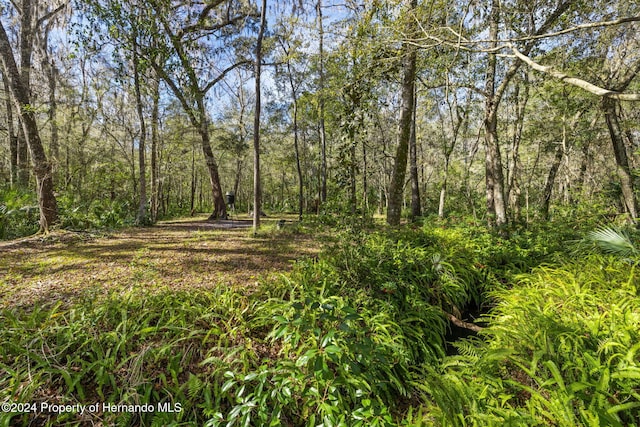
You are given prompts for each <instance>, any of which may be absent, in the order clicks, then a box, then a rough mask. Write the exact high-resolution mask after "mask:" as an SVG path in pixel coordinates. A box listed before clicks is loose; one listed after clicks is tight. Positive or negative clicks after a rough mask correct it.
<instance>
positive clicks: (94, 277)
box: [0, 217, 320, 308]
mask: <svg viewBox="0 0 640 427" xmlns="http://www.w3.org/2000/svg"><path fill="white" fill-rule="evenodd" d="M274 223H275V220H272V219H266V220H263V224H264V231H260V232H259V233H258V235H257V236H254V235H253V234H252V231H251V222H250V221H247V220H234V221H216V222H208V221H206V219H205V218H204V217H202V218H198V217H196V218H187V219H183V220H178V221H169V222H161V223H159V224H157V225H156V226H153V227H143V228H128V229H124V230H121V231H117V232H113V233H109V234H91V233H86V232H71V231H64V230H60V231H56V232H53V233H51V234H49V235H47V236H46V237H42V236H34V237H30V238H26V239H19V240H14V241H9V242H1V243H0V308H8V307H19V306H23V307H24V306H31V305H33V304H35V303H39V304H45V305H48V304H51V303H57V302H60V301H62V302H72V301H74V300H78V299H82V298H96V297H100V296H108V295H114V294H116V295H117V294H118V293H123V294H124V293H126V292H128V291H137V292H143V293H147V292H148V293H155V292H160V291H166V290H176V291H178V290H185V289H203V288H212V287H216V286H219V285H225V286H234V287H238V288H240V289H244V290H246V292H251V290H252V289H254V288H255V286H256V285H258V283H259V281H260V280H261V279H266V278H268V277H269V276H272V275H278V274H280V273H282V272H285V271H288V270H290V269H291V267H292V266H293V263H294V261H295V260H297V259H300V258H302V257H306V256H314V255H316V254H317V253H318V252H319V251H320V247H319V245H318V242H317V240H316V239H315V238H314V237H313V236H311V235H309V234H306V233H295V232H289V231H287V230H288V226H287V227H285V228H284V230H276V229H275V227H274V225H275V224H274ZM292 228H293V227H292Z"/></svg>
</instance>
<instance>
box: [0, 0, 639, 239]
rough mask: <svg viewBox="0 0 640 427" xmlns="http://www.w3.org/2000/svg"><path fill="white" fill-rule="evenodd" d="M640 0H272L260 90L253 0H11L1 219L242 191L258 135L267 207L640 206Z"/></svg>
mask: <svg viewBox="0 0 640 427" xmlns="http://www.w3.org/2000/svg"><path fill="white" fill-rule="evenodd" d="M635 6H636V5H635V4H634V2H621V3H619V4H618V3H610V2H604V3H603V4H593V5H585V4H582V3H580V2H540V4H538V3H536V2H534V3H531V2H529V3H527V4H520V3H519V2H507V3H498V2H494V3H482V4H475V3H473V2H471V3H465V2H462V3H455V2H448V3H446V4H445V3H442V4H440V3H438V2H425V3H424V4H418V3H407V4H403V3H397V4H396V3H387V2H384V3H380V2H371V3H362V4H360V3H355V2H354V3H349V2H347V3H344V4H343V3H341V4H339V5H337V4H336V5H333V4H330V3H328V4H323V3H318V2H316V3H313V4H311V3H310V4H304V3H303V2H301V3H297V2H293V3H291V4H288V5H286V4H285V3H282V2H279V3H278V4H277V5H275V4H272V5H268V8H267V13H266V14H265V18H266V21H267V22H266V26H265V30H266V31H265V32H264V43H263V44H262V45H263V46H262V47H261V49H260V50H261V52H262V53H261V55H262V57H263V59H262V60H261V61H260V63H261V64H262V66H261V70H260V74H261V75H263V76H264V77H263V79H262V80H263V81H264V83H263V90H262V91H263V92H264V95H263V97H262V98H263V99H264V102H263V105H264V108H260V109H259V110H256V101H257V99H256V96H255V94H256V91H255V88H256V83H255V80H256V79H255V77H256V75H257V74H256V71H257V70H256V67H255V65H256V61H255V56H256V54H257V49H256V47H257V45H256V37H257V34H258V33H259V31H258V29H259V27H260V25H259V20H260V19H259V18H260V12H259V11H260V9H259V7H258V6H257V5H252V4H249V3H243V2H239V3H237V4H236V3H233V2H214V3H208V2H203V3H198V2H195V3H188V2H187V3H180V2H173V3H163V2H157V4H156V3H155V2H152V3H150V4H149V5H148V7H145V8H142V7H141V6H139V5H136V4H135V3H131V2H126V3H119V2H106V3H103V2H82V3H81V4H77V5H73V4H72V3H69V2H39V3H37V4H36V2H30V1H25V2H14V3H11V4H6V5H5V6H4V7H3V9H2V14H3V22H2V23H3V29H4V37H3V43H4V44H3V45H2V46H3V49H2V54H3V64H5V65H4V68H3V74H2V75H3V81H4V91H3V93H4V100H5V101H4V102H3V104H2V109H1V110H0V113H1V114H2V116H3V118H4V119H3V123H4V125H3V135H4V141H5V143H3V144H2V145H1V146H0V150H1V151H0V159H1V160H2V161H1V162H0V179H1V180H2V182H3V184H2V185H3V192H2V194H3V196H2V199H3V204H2V206H3V208H2V209H3V211H2V221H1V224H2V228H1V230H2V236H3V237H4V238H10V237H15V236H18V235H24V234H28V233H31V232H33V231H35V230H36V228H37V226H36V225H35V223H34V215H36V216H37V215H38V213H37V212H38V209H35V206H37V205H38V203H37V202H36V199H37V197H36V196H37V195H40V197H39V199H40V208H41V210H42V211H43V215H42V218H41V219H40V221H39V222H40V224H39V226H40V227H42V228H43V229H44V228H48V227H49V222H50V221H54V219H53V218H54V217H55V218H58V217H59V218H60V219H61V222H62V224H63V226H67V227H75V228H86V227H92V226H101V225H106V226H116V225H120V224H123V223H134V222H137V223H143V224H144V223H153V222H155V221H156V220H157V219H158V218H163V217H170V216H172V215H184V214H189V213H191V212H206V211H210V212H212V213H213V215H212V216H213V217H220V216H224V215H225V214H226V206H225V200H224V197H223V196H224V194H225V193H227V192H233V193H234V194H235V202H236V209H237V212H249V211H251V210H252V206H253V204H254V202H255V201H254V193H256V192H255V191H254V188H258V187H257V186H255V185H254V183H255V182H258V181H256V179H255V177H254V176H253V173H252V169H255V168H253V160H252V159H253V158H255V155H254V154H255V153H258V154H259V155H261V156H260V158H259V159H260V163H259V164H261V169H260V176H259V177H260V181H259V182H260V183H261V190H262V191H261V197H260V200H263V203H264V208H265V209H266V210H268V211H273V212H282V211H289V212H297V213H298V214H299V215H300V216H302V215H303V214H306V213H335V212H342V213H351V214H354V213H358V214H359V215H364V216H370V215H372V214H373V213H376V212H377V213H380V214H386V213H387V212H388V220H389V222H390V223H398V221H399V218H400V217H399V215H400V212H401V211H403V210H404V212H405V216H408V217H412V218H413V217H419V216H423V215H431V214H432V215H438V216H440V217H445V216H448V215H459V216H463V217H473V218H474V219H475V220H477V221H482V222H488V223H489V224H490V225H497V226H502V225H504V224H506V223H507V222H512V223H525V222H531V221H533V220H535V219H549V218H550V216H551V215H552V214H555V215H561V216H567V215H568V216H571V215H577V214H578V213H579V214H585V215H606V216H608V217H610V218H613V217H615V216H616V215H618V214H628V218H629V220H630V221H635V219H634V218H636V217H637V216H638V215H637V196H636V189H635V187H636V183H635V179H636V178H635V172H634V171H635V170H636V167H637V165H636V162H637V156H636V150H637V139H638V130H637V126H636V124H637V123H638V117H637V114H638V113H637V112H638V109H637V108H635V101H636V98H637V95H633V93H632V92H633V91H634V88H636V87H637V82H636V81H635V76H636V74H637V71H638V69H639V67H640V58H638V49H637V44H638V40H637V31H636V29H637V28H636V25H637V24H636V23H635V22H636V21H637V17H636V15H635V14H636V13H637V10H635V9H634V8H635ZM323 11H324V12H323ZM11 64H13V65H11ZM18 83H19V84H18ZM585 89H586V90H585ZM15 90H19V92H20V93H21V94H22V95H23V97H24V99H21V100H19V101H18V102H16V101H15V100H14V98H13V97H11V96H10V93H11V92H12V91H15ZM262 91H261V92H262ZM623 92H627V93H623ZM256 111H257V114H256ZM256 117H259V121H257V122H256V120H255V118H256ZM258 126H261V127H258ZM258 128H259V129H260V131H259V132H255V129H258ZM36 135H37V142H36V138H35V136H36ZM32 140H33V141H34V142H32V143H31V145H29V142H30V141H32ZM256 143H257V144H258V146H256ZM407 163H408V165H409V166H408V168H407ZM54 207H55V209H54ZM54 211H55V212H54ZM46 212H50V213H49V214H48V216H50V217H51V218H48V216H47V215H44V213H46ZM54 213H55V215H54Z"/></svg>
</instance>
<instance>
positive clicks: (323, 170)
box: [316, 0, 327, 203]
mask: <svg viewBox="0 0 640 427" xmlns="http://www.w3.org/2000/svg"><path fill="white" fill-rule="evenodd" d="M316 11H317V15H318V33H319V37H320V40H319V48H318V49H319V51H318V55H319V56H320V67H319V70H318V71H319V74H320V79H319V80H320V81H319V86H320V87H319V92H320V99H319V102H318V104H319V105H318V107H319V110H320V111H319V113H320V114H319V115H320V157H321V165H320V202H321V203H325V202H326V201H327V139H326V132H325V120H324V116H325V114H324V26H323V23H322V0H318V3H317V4H316Z"/></svg>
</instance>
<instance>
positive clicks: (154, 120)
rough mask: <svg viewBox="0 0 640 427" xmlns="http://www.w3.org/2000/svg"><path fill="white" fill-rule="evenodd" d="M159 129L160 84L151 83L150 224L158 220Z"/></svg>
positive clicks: (155, 81)
mask: <svg viewBox="0 0 640 427" xmlns="http://www.w3.org/2000/svg"><path fill="white" fill-rule="evenodd" d="M159 127H160V82H159V81H158V80H154V82H153V109H152V110H151V222H152V223H155V222H156V221H157V220H158V200H159V186H158V139H159V132H158V129H159Z"/></svg>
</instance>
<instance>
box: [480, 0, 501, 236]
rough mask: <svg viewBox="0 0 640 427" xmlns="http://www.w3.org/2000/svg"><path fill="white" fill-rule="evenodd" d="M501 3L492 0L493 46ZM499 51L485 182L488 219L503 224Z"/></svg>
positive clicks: (491, 73)
mask: <svg viewBox="0 0 640 427" xmlns="http://www.w3.org/2000/svg"><path fill="white" fill-rule="evenodd" d="M499 8H500V5H499V2H498V0H492V2H491V15H490V17H489V20H490V21H489V39H491V40H493V41H492V42H491V48H496V47H497V45H498V42H497V40H498V28H499V25H500V10H499ZM497 62H498V59H497V55H496V53H495V52H491V53H489V60H488V63H487V74H486V77H485V92H486V96H487V98H486V101H485V115H484V131H485V174H486V176H485V182H486V194H487V221H488V223H489V226H496V227H501V226H503V225H505V224H506V223H507V212H506V211H507V208H506V204H505V199H504V174H503V171H502V158H501V154H500V145H499V139H498V107H499V104H500V98H499V96H497V94H496V69H497Z"/></svg>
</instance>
